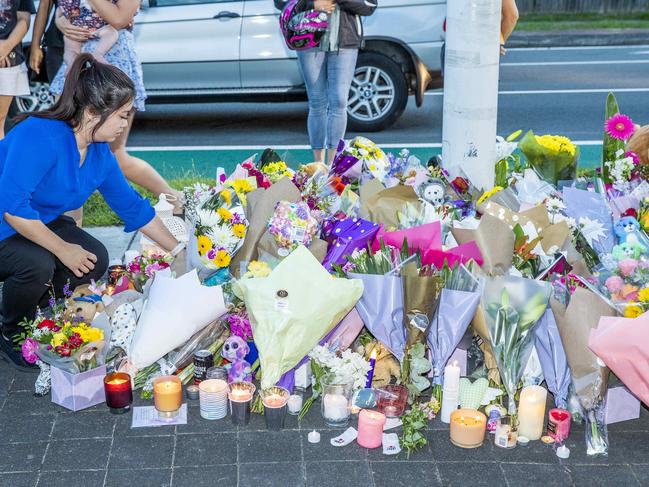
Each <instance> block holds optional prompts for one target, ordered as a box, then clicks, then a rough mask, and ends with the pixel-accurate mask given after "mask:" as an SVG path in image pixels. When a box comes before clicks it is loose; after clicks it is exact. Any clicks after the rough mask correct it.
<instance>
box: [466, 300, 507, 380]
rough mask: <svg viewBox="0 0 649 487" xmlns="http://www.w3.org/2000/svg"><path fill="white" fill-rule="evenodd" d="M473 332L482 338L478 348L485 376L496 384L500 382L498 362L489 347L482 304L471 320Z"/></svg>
mask: <svg viewBox="0 0 649 487" xmlns="http://www.w3.org/2000/svg"><path fill="white" fill-rule="evenodd" d="M471 326H472V327H473V332H474V334H476V335H478V336H479V337H480V338H482V343H481V344H480V350H482V353H483V354H484V364H485V367H486V368H487V378H488V379H489V380H490V381H492V382H494V383H495V384H497V385H500V384H501V383H502V381H501V379H500V371H499V369H498V362H496V357H495V355H494V352H493V349H492V348H491V338H489V329H488V328H487V321H486V320H485V317H484V310H483V308H482V304H480V305H479V306H478V309H477V310H476V313H475V316H474V317H473V321H471Z"/></svg>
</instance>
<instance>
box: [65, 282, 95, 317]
mask: <svg viewBox="0 0 649 487" xmlns="http://www.w3.org/2000/svg"><path fill="white" fill-rule="evenodd" d="M90 287H91V286H90V285H89V284H82V285H81V286H77V287H76V288H75V290H74V291H73V292H72V295H71V296H70V297H69V298H68V299H67V300H66V302H65V313H64V317H65V319H66V320H72V318H73V317H76V318H77V320H84V321H86V322H91V321H92V320H93V319H94V318H95V315H96V314H97V313H101V312H102V311H103V310H104V303H103V301H102V299H101V295H99V294H96V293H95V292H94V291H92V290H91V289H90Z"/></svg>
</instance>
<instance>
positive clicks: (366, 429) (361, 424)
mask: <svg viewBox="0 0 649 487" xmlns="http://www.w3.org/2000/svg"><path fill="white" fill-rule="evenodd" d="M385 421H386V418H385V414H382V413H379V412H378V411H370V410H369V409H363V410H362V411H361V412H360V414H359V415H358V438H357V440H356V441H358V444H359V445H360V446H362V447H364V448H378V447H380V446H381V445H382V444H383V426H384V425H385Z"/></svg>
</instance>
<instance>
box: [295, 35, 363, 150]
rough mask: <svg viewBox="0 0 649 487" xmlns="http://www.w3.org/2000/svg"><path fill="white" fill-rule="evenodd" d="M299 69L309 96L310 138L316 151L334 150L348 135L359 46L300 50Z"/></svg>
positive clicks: (298, 55)
mask: <svg viewBox="0 0 649 487" xmlns="http://www.w3.org/2000/svg"><path fill="white" fill-rule="evenodd" d="M297 57H298V60H299V61H300V69H301V71H302V76H303V77H304V83H305V84H306V91H307V95H308V97H309V120H308V130H309V141H310V144H311V147H312V148H313V149H314V150H318V149H325V148H326V149H333V148H336V147H337V146H338V142H339V141H340V139H342V138H344V137H345V130H346V128H347V98H348V96H349V89H350V88H351V85H352V79H353V77H354V71H355V69H356V59H357V58H358V49H340V50H339V51H332V52H324V51H321V50H319V49H318V48H315V49H307V50H305V51H298V53H297Z"/></svg>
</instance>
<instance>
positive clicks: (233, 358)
mask: <svg viewBox="0 0 649 487" xmlns="http://www.w3.org/2000/svg"><path fill="white" fill-rule="evenodd" d="M249 352H250V347H249V346H248V344H247V343H246V342H245V340H243V338H241V337H238V336H231V337H229V338H228V339H227V340H226V341H225V343H224V344H223V348H222V349H221V356H222V357H223V358H224V359H226V360H227V361H229V362H230V363H229V364H228V365H226V369H227V371H228V384H232V383H233V382H244V381H245V382H252V367H251V366H250V364H249V363H248V362H246V361H245V360H244V358H245V357H246V355H248V353H249Z"/></svg>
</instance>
